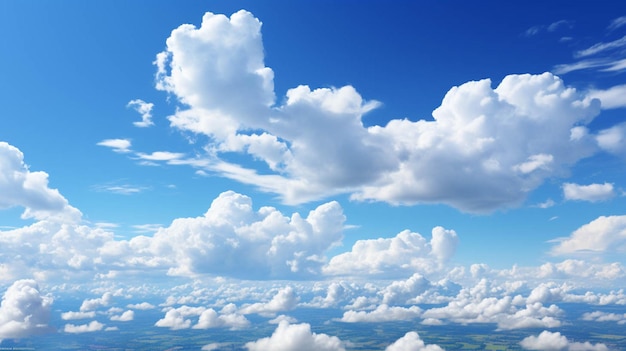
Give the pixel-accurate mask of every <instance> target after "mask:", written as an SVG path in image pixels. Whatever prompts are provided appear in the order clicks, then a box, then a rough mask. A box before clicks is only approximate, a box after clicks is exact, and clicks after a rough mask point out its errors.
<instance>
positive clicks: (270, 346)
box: [245, 321, 345, 351]
mask: <svg viewBox="0 0 626 351" xmlns="http://www.w3.org/2000/svg"><path fill="white" fill-rule="evenodd" d="M245 347H246V348H247V349H248V350H249V351H265V350H273V351H344V350H345V348H344V346H343V342H342V341H341V340H340V339H339V338H337V337H336V336H328V335H326V334H317V333H312V332H311V326H310V325H309V324H307V323H302V324H289V322H287V321H282V322H280V324H278V327H276V330H275V331H274V333H273V334H272V336H270V337H267V338H262V339H259V340H257V341H253V342H248V343H246V345H245Z"/></svg>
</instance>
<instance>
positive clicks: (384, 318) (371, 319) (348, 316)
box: [339, 304, 422, 323]
mask: <svg viewBox="0 0 626 351" xmlns="http://www.w3.org/2000/svg"><path fill="white" fill-rule="evenodd" d="M421 315H422V309H421V308H419V307H417V306H411V307H399V306H391V307H390V306H388V305H386V304H382V305H379V306H378V307H376V309H374V310H373V311H346V312H344V313H343V316H342V317H341V319H339V321H341V322H345V323H364V322H365V323H380V322H395V321H410V320H414V319H416V318H419V317H420V316H421Z"/></svg>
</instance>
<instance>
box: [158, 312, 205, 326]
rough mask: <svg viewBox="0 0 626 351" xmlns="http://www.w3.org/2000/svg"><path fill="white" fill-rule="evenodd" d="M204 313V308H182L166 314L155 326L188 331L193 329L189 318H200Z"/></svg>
mask: <svg viewBox="0 0 626 351" xmlns="http://www.w3.org/2000/svg"><path fill="white" fill-rule="evenodd" d="M202 312H204V308H203V307H189V306H181V307H178V308H172V309H170V310H168V311H167V312H165V316H164V317H163V318H161V319H159V320H158V321H157V322H156V323H155V324H154V325H155V326H157V327H163V328H170V329H171V330H179V329H187V328H189V327H191V323H192V322H191V319H189V318H188V317H192V316H199V315H200V314H202Z"/></svg>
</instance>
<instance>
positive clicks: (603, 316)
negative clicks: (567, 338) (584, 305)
mask: <svg viewBox="0 0 626 351" xmlns="http://www.w3.org/2000/svg"><path fill="white" fill-rule="evenodd" d="M581 319H582V320H584V321H594V322H617V324H626V313H608V312H602V311H595V312H587V313H584V314H583V315H582V317H581Z"/></svg>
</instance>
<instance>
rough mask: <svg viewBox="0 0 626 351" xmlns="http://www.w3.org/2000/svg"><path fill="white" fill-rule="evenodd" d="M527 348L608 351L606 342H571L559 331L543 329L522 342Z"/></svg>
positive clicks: (555, 350)
mask: <svg viewBox="0 0 626 351" xmlns="http://www.w3.org/2000/svg"><path fill="white" fill-rule="evenodd" d="M520 345H521V346H522V347H523V348H524V349H526V350H541V351H566V350H568V351H608V350H609V348H608V347H606V345H604V344H591V343H589V342H584V343H581V342H571V341H569V340H568V339H567V338H566V337H565V336H563V335H561V333H559V332H555V333H552V332H549V331H547V330H544V331H542V332H541V333H540V334H539V335H537V336H529V337H527V338H524V340H522V341H521V342H520Z"/></svg>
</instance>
